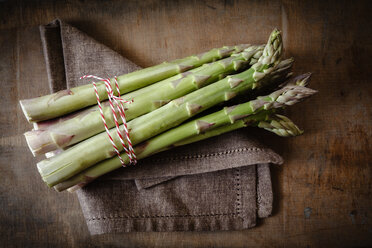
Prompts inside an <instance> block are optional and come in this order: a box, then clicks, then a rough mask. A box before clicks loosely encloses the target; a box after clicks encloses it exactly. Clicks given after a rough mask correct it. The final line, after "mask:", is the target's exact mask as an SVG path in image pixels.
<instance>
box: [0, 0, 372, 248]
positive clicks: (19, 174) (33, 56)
mask: <svg viewBox="0 0 372 248" xmlns="http://www.w3.org/2000/svg"><path fill="white" fill-rule="evenodd" d="M138 2H140V1H138ZM371 7H372V6H371V4H369V2H368V1H298V2H297V1H230V0H225V1H212V0H209V1H208V0H206V1H171V0H169V1H144V2H141V3H137V1H111V2H108V1H98V0H96V1H84V0H80V1H72V0H69V1H56V2H52V1H1V2H0V55H1V59H0V82H1V91H0V96H1V98H0V101H1V108H0V120H1V122H0V127H1V137H0V152H1V156H0V175H1V182H0V209H1V210H0V247H13V246H16V247H102V246H107V247H119V246H122V247H251V246H252V247H256V246H267V247H273V246H274V247H276V246H277V247H351V246H352V247H367V246H372V210H371V207H372V195H371V194H372V188H371V187H372V181H371V178H372V177H371V162H370V161H371V160H372V156H371V152H372V149H371V133H372V130H371V128H372V125H371V119H372V118H371V116H372V113H371V107H372V104H371V103H372V101H371V98H372V87H371V83H372V82H371V78H372V73H371V72H372V68H371V66H372V63H371V62H370V60H371V58H372V56H371V55H372V53H371V52H372V42H371V41H372V28H371V26H372V22H371V9H372V8H371ZM56 17H59V18H62V19H64V20H66V21H68V22H70V23H71V24H73V25H75V26H77V27H78V28H80V29H81V30H83V31H84V32H86V33H88V34H89V35H91V36H93V37H94V38H95V39H97V40H98V41H100V42H102V43H104V44H106V45H108V46H109V47H112V48H113V49H114V50H116V51H118V52H119V53H121V54H123V55H124V56H126V57H128V58H129V59H131V60H133V61H134V62H135V63H137V64H139V65H141V66H150V65H154V64H157V63H159V62H162V61H164V60H169V59H173V58H178V57H183V56H186V55H188V54H192V53H196V52H201V51H203V50H207V49H208V48H211V47H217V46H221V45H224V44H236V43H243V42H251V43H261V42H264V41H265V39H266V37H267V35H268V34H269V33H270V31H271V30H272V29H273V28H274V27H278V28H281V29H282V30H283V35H284V42H285V48H286V57H289V56H293V57H295V59H296V63H295V67H294V70H295V72H297V73H301V72H307V71H311V72H313V73H314V75H313V79H312V82H311V86H312V87H313V88H315V89H317V90H319V93H318V94H317V95H316V96H315V97H313V98H312V99H311V100H309V101H306V102H304V103H301V104H300V105H297V106H296V107H293V108H291V109H290V110H288V111H287V114H288V115H289V116H290V117H291V118H292V119H293V120H295V121H296V122H297V123H298V124H299V125H300V126H301V127H302V128H304V129H305V131H306V133H305V134H304V135H303V136H301V137H297V138H291V139H281V138H277V137H274V136H273V135H264V136H263V137H262V139H263V140H264V142H266V143H267V144H268V145H269V146H270V147H272V148H273V149H274V150H276V151H277V152H278V153H280V154H281V155H282V156H283V157H284V159H285V161H286V162H285V164H284V165H283V166H280V167H279V166H275V167H273V168H272V177H273V183H274V184H273V186H274V193H275V206H274V213H273V216H272V217H270V218H268V219H265V220H263V221H261V222H260V223H259V224H258V226H257V227H256V228H253V229H250V230H245V231H236V232H214V233H212V232H211V233H208V232H199V233H192V232H188V233H129V234H121V235H102V236H94V237H91V236H90V235H89V233H88V230H87V227H86V225H85V221H84V218H83V216H82V213H81V210H80V206H79V204H78V201H77V199H76V197H75V195H73V194H69V193H60V194H58V193H56V192H54V191H53V190H50V189H48V188H47V187H46V186H45V185H44V184H43V183H42V181H41V180H40V177H39V175H38V173H37V170H36V168H35V162H36V159H34V158H33V157H32V155H31V153H30V152H29V151H28V149H27V147H26V143H25V140H24V138H23V136H22V133H24V132H25V131H26V130H29V129H30V128H31V125H29V124H28V123H27V122H26V120H25V118H24V117H23V115H22V113H21V110H20V108H19V106H18V104H17V102H18V99H23V98H29V97H34V96H36V95H40V94H46V93H47V92H48V88H47V80H46V71H45V64H44V60H43V55H42V49H41V44H40V38H39V33H38V28H37V26H38V25H39V24H45V23H48V22H49V21H51V20H53V19H54V18H56Z"/></svg>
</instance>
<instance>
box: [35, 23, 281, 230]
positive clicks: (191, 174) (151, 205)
mask: <svg viewBox="0 0 372 248" xmlns="http://www.w3.org/2000/svg"><path fill="white" fill-rule="evenodd" d="M40 31H41V38H42V41H43V49H44V55H45V61H46V65H47V69H48V78H49V82H50V85H51V90H52V91H54V90H56V89H62V88H66V87H73V86H76V85H79V84H83V83H87V82H83V81H81V80H79V79H78V78H79V77H80V76H82V75H84V74H93V75H98V76H101V77H112V76H114V75H121V74H124V73H128V72H130V71H133V70H136V69H138V68H139V67H138V66H136V65H135V64H133V63H132V62H130V61H128V60H127V59H125V58H123V57H121V56H120V55H119V54H117V53H116V52H114V51H112V50H111V49H109V48H108V47H106V46H104V45H102V44H99V43H98V42H96V41H95V40H93V39H92V38H90V37H89V36H87V35H86V34H84V33H82V32H81V31H79V30H77V29H76V28H74V27H72V26H70V25H68V24H67V23H65V22H63V21H61V20H56V21H54V22H53V23H51V24H49V25H46V26H42V27H41V28H40ZM62 64H63V65H64V68H63V70H62V69H61V68H56V67H60V66H61V65H62ZM248 133H249V131H248V130H244V131H238V132H233V133H230V134H226V135H223V136H221V137H215V138H213V139H210V140H208V141H205V142H199V143H197V144H194V145H192V146H187V147H186V146H185V147H182V148H178V149H177V150H174V151H173V150H172V152H168V153H163V154H159V155H156V156H153V157H152V158H149V159H147V160H143V161H140V162H139V163H138V164H137V165H136V166H133V167H130V168H125V169H120V170H117V171H115V172H112V173H110V174H109V175H107V176H104V177H101V178H100V179H98V180H96V182H93V183H91V184H90V185H88V186H86V187H85V188H83V189H82V190H79V191H78V192H77V196H78V198H79V201H80V204H81V207H82V210H83V213H84V216H85V218H86V221H87V225H88V228H89V230H90V231H91V233H92V234H101V233H108V232H131V231H196V230H198V231H199V230H205V231H212V230H240V229H245V228H249V227H252V226H254V225H255V223H256V215H257V210H258V211H259V215H260V216H267V215H269V214H270V212H271V206H272V192H271V179H270V171H269V167H268V165H259V167H258V168H259V169H258V171H259V172H260V173H259V174H257V173H256V166H254V165H255V164H257V163H269V162H272V163H281V162H282V159H281V158H280V156H279V155H277V154H275V153H274V152H273V151H271V150H270V149H268V148H265V147H263V146H261V145H259V144H258V143H257V142H256V141H253V140H252V139H251V138H250V137H249V135H248ZM246 165H251V166H246ZM243 166H244V167H243ZM261 167H262V168H264V169H262V170H261V169H260V168H261ZM183 175H187V176H183ZM162 177H165V178H162ZM174 177H176V178H174ZM256 178H257V181H258V185H257V184H256ZM134 179H137V180H134ZM144 179H147V180H149V181H147V184H146V185H147V186H150V185H151V186H152V187H146V186H145V185H144V184H141V181H139V180H144ZM142 182H143V183H146V182H145V181H142ZM136 184H137V187H138V188H141V190H138V189H137V187H136ZM143 186H145V187H143ZM257 186H258V187H262V188H260V189H258V192H259V201H258V202H257V194H256V192H257V190H256V187H257ZM262 204H266V205H267V206H266V205H265V206H261V205H262ZM260 209H262V211H261V210H260ZM263 213H265V214H263Z"/></svg>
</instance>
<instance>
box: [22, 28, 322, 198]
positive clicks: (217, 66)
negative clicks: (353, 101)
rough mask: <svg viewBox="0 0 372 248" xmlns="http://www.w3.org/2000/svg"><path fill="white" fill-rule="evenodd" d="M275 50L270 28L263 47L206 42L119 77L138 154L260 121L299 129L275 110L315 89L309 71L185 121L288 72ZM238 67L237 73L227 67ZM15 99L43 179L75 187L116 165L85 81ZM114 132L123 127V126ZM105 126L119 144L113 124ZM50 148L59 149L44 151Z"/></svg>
mask: <svg viewBox="0 0 372 248" xmlns="http://www.w3.org/2000/svg"><path fill="white" fill-rule="evenodd" d="M281 54H282V39H281V34H280V32H279V31H278V30H274V31H273V32H272V33H271V35H270V37H269V40H268V42H267V44H266V45H265V46H250V45H238V46H234V47H223V48H220V49H213V50H211V51H209V52H206V53H204V54H201V55H197V56H190V57H187V58H184V59H180V60H175V61H172V62H169V63H163V64H160V65H157V66H153V67H150V68H146V69H143V70H139V71H137V72H133V73H130V74H127V75H123V76H120V77H118V83H119V91H120V94H124V93H128V92H129V93H128V94H125V95H122V98H123V99H124V100H130V99H133V100H134V102H133V103H132V104H126V105H125V108H126V119H127V121H129V122H128V123H127V124H128V129H129V132H130V137H131V141H132V144H133V145H134V146H135V147H134V149H135V152H136V155H137V159H142V158H145V157H148V156H151V155H152V154H155V153H158V152H161V151H164V150H168V149H170V148H172V147H175V146H181V145H185V144H189V143H193V142H196V141H199V140H203V139H206V138H209V137H213V136H216V135H219V134H222V133H225V132H229V131H232V130H236V129H238V128H242V127H246V126H256V127H259V128H264V129H266V130H268V131H271V132H274V133H276V134H277V135H279V136H285V137H287V136H296V135H299V134H301V133H302V131H301V130H300V129H299V128H298V127H297V126H296V125H295V124H294V123H293V122H292V121H291V120H289V119H288V118H287V117H285V116H282V115H277V114H274V111H275V109H277V108H282V107H283V106H286V105H292V104H294V103H296V102H298V101H300V100H302V99H303V98H305V97H307V96H310V95H312V94H314V93H315V91H313V90H311V89H308V88H306V87H305V86H306V83H307V81H308V79H309V77H310V75H309V74H304V75H301V76H299V77H296V78H293V79H291V80H289V81H287V82H286V83H285V84H282V85H280V88H279V89H278V90H275V91H274V92H272V93H270V94H268V95H267V96H262V97H257V98H255V99H254V100H251V101H248V102H246V103H241V104H237V105H235V106H231V107H225V108H223V109H222V110H220V111H217V112H214V113H212V114H208V115H205V116H202V117H198V118H196V119H194V120H191V121H188V122H187V120H188V119H190V118H192V117H194V116H195V115H197V114H199V113H201V112H203V111H205V110H207V109H209V108H211V107H213V106H215V105H218V104H221V103H223V102H226V101H229V100H231V99H235V98H236V97H237V96H239V95H250V94H252V95H253V94H254V95H257V94H258V93H259V90H261V89H266V88H272V87H274V86H277V85H278V82H281V81H282V80H283V79H286V78H289V77H290V75H291V74H292V73H291V72H290V69H291V67H292V63H293V59H287V60H281ZM225 57H227V58H225ZM218 59H221V60H218ZM216 60H217V61H216ZM212 61H215V62H213V63H210V62H212ZM249 67H250V68H249ZM248 68H249V69H248ZM242 70H245V71H243V72H241V71H242ZM186 71H187V72H186ZM237 72H240V73H238V74H234V73H237ZM229 74H234V75H230V76H227V75H229ZM111 84H113V82H111ZM97 86H98V93H99V96H100V99H107V98H108V96H107V94H106V93H105V86H104V83H103V82H98V83H97ZM145 86H146V87H145ZM113 88H115V87H113ZM115 93H118V92H115ZM20 103H21V106H22V109H23V111H24V114H25V115H26V118H27V119H28V120H29V121H30V122H37V121H39V122H37V123H34V128H35V130H33V131H30V132H27V133H26V134H25V136H26V140H27V143H28V145H29V147H30V150H31V151H32V153H33V154H34V155H36V154H42V153H47V154H46V155H48V158H47V159H45V160H43V161H41V162H39V163H38V164H37V166H38V170H39V173H40V175H41V176H42V179H43V180H44V181H45V182H46V184H47V185H48V186H50V187H52V186H54V187H55V189H56V190H57V191H62V190H65V189H74V188H78V187H82V186H84V185H85V184H87V183H88V182H90V181H92V180H93V179H95V178H97V177H99V176H101V175H103V174H106V173H108V172H110V171H112V170H114V169H117V168H120V167H121V166H122V164H121V162H120V160H119V158H118V157H116V156H115V157H113V156H114V155H115V154H116V152H115V150H114V148H113V146H112V144H111V143H110V142H109V140H108V137H107V134H106V133H102V131H103V130H104V127H103V125H102V120H101V115H100V112H99V108H98V106H97V105H95V106H91V107H89V108H85V107H88V106H90V105H94V104H95V103H96V97H95V94H94V90H93V88H92V87H91V85H86V86H81V87H76V88H73V89H70V90H65V91H61V92H57V93H55V94H51V95H48V96H43V97H39V98H34V99H28V100H23V101H21V102H20ZM102 106H103V114H104V116H105V119H106V123H107V125H108V127H109V128H111V127H114V126H115V124H114V119H113V116H112V115H111V108H110V107H109V105H108V102H104V103H103V104H102ZM82 108H85V109H82ZM76 110H80V111H77V112H74V111H76ZM72 112H74V113H72ZM55 117H59V118H55ZM53 118H55V119H53ZM119 121H121V120H120V119H119ZM120 131H121V132H123V126H120ZM109 132H110V135H111V137H112V138H113V142H114V143H115V145H116V147H118V148H119V150H120V151H121V150H122V149H123V148H122V147H121V146H120V139H119V137H118V134H117V133H116V129H115V128H113V129H111V130H109ZM79 142H80V143H79ZM62 149H66V150H62ZM54 150H58V151H59V152H52V153H48V152H50V151H54ZM51 154H53V156H51V157H49V156H50V155H51ZM121 156H122V158H123V160H124V162H126V163H128V162H129V158H128V156H127V155H126V154H125V153H122V154H121Z"/></svg>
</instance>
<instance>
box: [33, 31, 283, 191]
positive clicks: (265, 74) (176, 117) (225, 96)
mask: <svg viewBox="0 0 372 248" xmlns="http://www.w3.org/2000/svg"><path fill="white" fill-rule="evenodd" d="M281 51H282V42H281V34H280V32H279V31H278V30H274V31H273V32H272V34H271V35H270V38H269V41H268V43H267V45H266V46H265V49H264V51H263V55H262V56H261V57H260V58H259V60H258V62H257V63H255V64H254V65H253V66H252V67H251V68H250V69H248V70H246V71H244V72H242V73H239V74H236V75H234V76H228V77H226V78H225V79H222V80H220V81H218V82H216V83H213V84H211V85H208V86H206V87H203V88H201V89H199V90H197V91H194V92H192V93H190V94H188V95H186V96H183V97H181V98H178V99H176V100H173V101H171V102H170V103H168V104H166V105H164V106H163V107H161V108H159V109H156V110H155V111H152V112H150V113H148V114H146V115H143V116H140V117H138V118H136V119H134V120H132V121H130V122H128V128H129V130H130V135H131V140H132V143H133V144H134V145H136V144H139V143H141V142H143V141H145V140H147V139H149V138H151V137H153V136H155V135H157V134H159V133H162V132H164V131H166V130H168V129H170V128H172V127H175V126H177V125H179V124H180V123H182V122H184V121H185V120H187V119H189V118H190V117H192V116H194V115H196V114H198V113H200V112H202V111H204V110H206V109H208V108H210V107H212V106H214V105H216V104H218V103H221V102H223V101H227V100H230V99H232V98H234V97H235V96H237V95H238V94H244V93H246V92H248V91H249V90H252V89H255V88H258V87H262V86H263V85H264V84H265V82H266V83H267V82H268V81H269V80H268V78H269V77H270V74H271V73H274V72H275V69H281V68H278V64H279V59H280V55H281ZM289 66H290V65H289ZM258 105H259V103H257V106H258ZM111 135H112V137H113V139H114V142H115V143H116V144H117V147H120V146H119V144H120V141H119V139H118V136H117V134H116V132H115V129H111ZM114 155H115V151H114V150H113V147H112V145H111V144H110V142H109V140H108V139H107V135H106V134H105V133H101V134H98V135H96V136H94V137H91V138H89V139H87V140H85V141H82V142H80V143H79V144H77V145H75V146H73V147H71V148H69V149H67V150H66V151H64V152H62V153H60V154H58V155H56V156H54V157H52V158H49V159H45V160H43V161H41V162H39V163H38V169H39V173H40V175H41V176H42V178H43V180H44V181H45V182H46V183H47V184H48V185H49V186H54V185H56V184H58V183H60V182H62V181H64V180H66V179H68V178H70V177H71V176H73V175H75V174H77V173H79V172H80V171H82V170H84V169H86V168H88V167H90V166H92V165H94V164H96V163H98V162H100V161H102V160H104V159H107V158H110V157H112V156H114Z"/></svg>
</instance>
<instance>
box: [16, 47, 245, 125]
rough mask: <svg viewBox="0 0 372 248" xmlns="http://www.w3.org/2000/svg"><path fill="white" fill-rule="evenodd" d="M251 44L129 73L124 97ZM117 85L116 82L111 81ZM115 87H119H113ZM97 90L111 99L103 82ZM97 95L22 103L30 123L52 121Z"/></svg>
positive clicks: (81, 91)
mask: <svg viewBox="0 0 372 248" xmlns="http://www.w3.org/2000/svg"><path fill="white" fill-rule="evenodd" d="M246 47H247V45H245V44H244V45H238V46H225V47H222V48H215V49H212V50H210V51H208V52H206V53H202V54H199V55H195V56H190V57H186V58H183V59H178V60H174V61H171V62H164V63H162V64H159V65H156V66H152V67H148V68H145V69H142V70H138V71H135V72H132V73H128V74H125V75H122V76H119V77H118V78H117V80H118V84H119V90H120V93H121V94H124V93H127V92H131V91H133V90H136V89H139V88H142V87H145V86H147V85H149V84H152V83H155V82H158V81H160V80H163V79H165V78H168V77H171V76H173V75H176V74H178V73H181V72H184V71H187V70H190V69H192V68H195V67H198V66H200V65H202V64H205V63H208V62H211V61H215V60H216V59H221V58H224V57H227V56H230V55H231V54H232V53H235V52H241V51H242V50H243V49H245V48H246ZM111 84H112V86H114V82H113V80H111ZM113 88H115V87H113ZM97 90H98V93H99V96H100V98H101V99H102V100H105V99H107V93H106V90H105V86H104V83H103V82H98V83H97ZM96 101H97V100H96V96H95V93H94V90H93V87H92V85H90V84H87V85H84V86H79V87H75V88H72V89H67V90H62V91H59V92H57V93H54V94H50V95H46V96H41V97H37V98H33V99H25V100H21V101H20V105H21V107H22V110H23V113H24V114H25V116H26V118H27V120H28V121H30V122H37V121H43V120H49V119H52V118H55V117H58V116H62V115H65V114H68V113H71V112H74V111H76V110H79V109H82V108H85V107H87V106H90V105H94V104H96V103H97V102H96Z"/></svg>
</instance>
